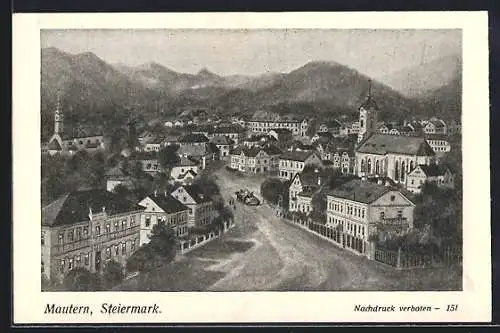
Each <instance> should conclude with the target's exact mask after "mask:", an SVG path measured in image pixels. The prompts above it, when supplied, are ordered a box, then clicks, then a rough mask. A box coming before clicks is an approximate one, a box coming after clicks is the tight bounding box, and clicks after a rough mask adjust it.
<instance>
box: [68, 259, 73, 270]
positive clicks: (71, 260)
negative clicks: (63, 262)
mask: <svg viewBox="0 0 500 333" xmlns="http://www.w3.org/2000/svg"><path fill="white" fill-rule="evenodd" d="M68 269H73V258H70V259H69V260H68Z"/></svg>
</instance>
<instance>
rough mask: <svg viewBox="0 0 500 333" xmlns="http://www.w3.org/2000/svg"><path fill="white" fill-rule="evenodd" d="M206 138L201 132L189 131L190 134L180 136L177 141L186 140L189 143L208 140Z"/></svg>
mask: <svg viewBox="0 0 500 333" xmlns="http://www.w3.org/2000/svg"><path fill="white" fill-rule="evenodd" d="M208 141H209V140H208V138H207V137H206V136H205V135H203V134H194V133H190V134H186V135H184V136H182V137H180V138H179V142H186V143H190V142H208Z"/></svg>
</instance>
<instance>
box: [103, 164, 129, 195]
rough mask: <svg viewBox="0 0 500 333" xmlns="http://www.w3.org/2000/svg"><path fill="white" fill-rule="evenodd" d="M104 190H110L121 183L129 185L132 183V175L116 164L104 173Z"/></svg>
mask: <svg viewBox="0 0 500 333" xmlns="http://www.w3.org/2000/svg"><path fill="white" fill-rule="evenodd" d="M105 177H106V190H107V191H110V192H112V191H113V190H114V189H115V187H116V186H118V185H123V186H126V187H130V186H131V185H132V177H130V175H129V174H128V172H127V171H126V170H124V169H123V168H122V167H121V166H119V165H118V166H116V167H114V168H112V169H110V170H108V171H106V173H105Z"/></svg>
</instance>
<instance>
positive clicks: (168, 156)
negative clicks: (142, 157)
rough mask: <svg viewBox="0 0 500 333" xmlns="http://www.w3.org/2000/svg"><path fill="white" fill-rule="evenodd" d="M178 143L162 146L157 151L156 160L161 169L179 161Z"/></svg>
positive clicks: (168, 167) (166, 168)
mask: <svg viewBox="0 0 500 333" xmlns="http://www.w3.org/2000/svg"><path fill="white" fill-rule="evenodd" d="M178 150H179V145H168V146H165V147H163V148H162V149H161V150H160V151H159V153H158V161H159V162H160V165H161V166H162V168H163V169H165V170H169V169H170V168H171V167H173V166H174V165H176V164H177V163H179V161H180V157H179V155H177V151H178Z"/></svg>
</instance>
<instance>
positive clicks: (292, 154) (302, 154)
mask: <svg viewBox="0 0 500 333" xmlns="http://www.w3.org/2000/svg"><path fill="white" fill-rule="evenodd" d="M312 154H313V152H310V151H287V152H285V153H283V154H282V155H281V156H280V159H282V160H291V161H300V162H304V161H305V160H307V159H308V158H309V156H311V155H312Z"/></svg>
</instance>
